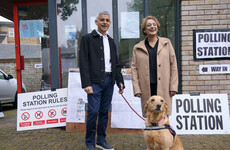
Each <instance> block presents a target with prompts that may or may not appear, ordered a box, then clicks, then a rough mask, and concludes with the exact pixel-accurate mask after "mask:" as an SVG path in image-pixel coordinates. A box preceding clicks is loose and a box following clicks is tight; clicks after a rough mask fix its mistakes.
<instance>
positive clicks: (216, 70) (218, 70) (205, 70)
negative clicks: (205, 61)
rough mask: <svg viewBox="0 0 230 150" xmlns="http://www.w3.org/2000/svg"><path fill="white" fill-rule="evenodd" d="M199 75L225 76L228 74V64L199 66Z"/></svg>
mask: <svg viewBox="0 0 230 150" xmlns="http://www.w3.org/2000/svg"><path fill="white" fill-rule="evenodd" d="M199 73H200V74H226V73H230V64H221V65H199Z"/></svg>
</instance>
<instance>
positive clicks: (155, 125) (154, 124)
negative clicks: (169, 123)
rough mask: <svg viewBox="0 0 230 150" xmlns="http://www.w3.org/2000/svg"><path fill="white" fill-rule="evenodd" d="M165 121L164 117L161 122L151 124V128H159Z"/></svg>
mask: <svg viewBox="0 0 230 150" xmlns="http://www.w3.org/2000/svg"><path fill="white" fill-rule="evenodd" d="M164 120H165V117H163V118H162V119H161V120H160V121H159V122H154V123H152V122H150V123H151V126H153V127H157V126H159V125H160V124H161V123H162V122H163V121H164Z"/></svg>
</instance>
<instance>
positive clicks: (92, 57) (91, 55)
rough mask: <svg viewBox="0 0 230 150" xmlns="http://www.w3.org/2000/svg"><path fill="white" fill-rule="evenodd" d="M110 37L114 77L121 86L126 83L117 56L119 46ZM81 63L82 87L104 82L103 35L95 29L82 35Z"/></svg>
mask: <svg viewBox="0 0 230 150" xmlns="http://www.w3.org/2000/svg"><path fill="white" fill-rule="evenodd" d="M108 39H109V46H110V56H111V67H112V68H111V69H112V79H113V82H114V83H115V81H116V83H117V85H118V87H119V86H120V83H123V85H124V80H123V76H122V74H121V67H120V63H119V58H118V56H117V47H116V45H115V42H114V40H113V39H112V38H111V37H110V36H109V35H108ZM79 64H80V65H79V67H80V75H81V84H82V88H85V87H87V86H91V85H92V84H96V83H102V82H104V80H105V62H104V48H103V37H101V36H100V35H99V34H98V33H97V31H95V30H93V31H92V32H91V33H89V34H87V35H84V36H83V37H82V39H81V44H80V54H79Z"/></svg>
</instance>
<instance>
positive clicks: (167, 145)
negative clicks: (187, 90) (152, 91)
mask: <svg viewBox="0 0 230 150" xmlns="http://www.w3.org/2000/svg"><path fill="white" fill-rule="evenodd" d="M167 107H168V105H167V103H166V102H165V100H164V99H163V98H162V97H160V96H152V97H150V98H149V100H148V101H147V102H146V104H145V108H146V111H147V118H146V120H145V125H146V129H145V130H144V138H145V141H146V143H147V147H148V150H183V149H184V148H183V145H182V142H181V141H180V139H179V137H178V136H177V135H176V134H174V133H175V132H174V130H173V129H172V128H171V126H170V125H169V118H168V116H167ZM166 126H167V127H168V128H164V127H166Z"/></svg>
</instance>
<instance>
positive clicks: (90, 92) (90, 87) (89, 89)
mask: <svg viewBox="0 0 230 150" xmlns="http://www.w3.org/2000/svg"><path fill="white" fill-rule="evenodd" d="M84 90H85V92H86V93H87V94H93V88H92V86H87V87H85V88H84Z"/></svg>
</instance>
